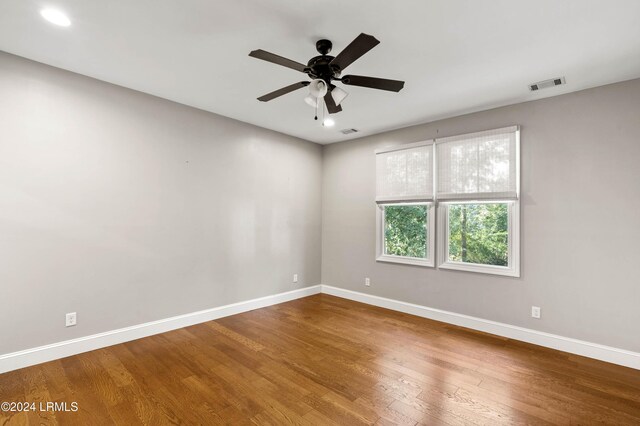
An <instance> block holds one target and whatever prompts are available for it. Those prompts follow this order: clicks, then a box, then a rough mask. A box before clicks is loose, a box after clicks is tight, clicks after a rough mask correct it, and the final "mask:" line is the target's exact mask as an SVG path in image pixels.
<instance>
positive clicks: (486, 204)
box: [438, 201, 519, 276]
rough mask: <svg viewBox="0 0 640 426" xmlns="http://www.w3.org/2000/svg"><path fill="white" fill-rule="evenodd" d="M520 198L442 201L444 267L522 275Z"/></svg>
mask: <svg viewBox="0 0 640 426" xmlns="http://www.w3.org/2000/svg"><path fill="white" fill-rule="evenodd" d="M517 207H518V206H517V203H516V201H504V202H497V201H496V202H494V201H482V202H480V201H474V202H446V203H441V204H440V205H439V206H438V208H439V209H440V218H439V220H440V222H441V224H442V230H441V233H442V235H441V238H440V247H439V251H440V253H441V254H442V259H441V261H440V265H439V266H440V268H444V269H457V270H464V271H471V272H485V273H490V274H498V275H509V276H518V275H519V271H518V252H517V248H518V240H519V238H518V234H519V232H518V226H517V222H518V221H517V219H516V218H517V217H518V208H517Z"/></svg>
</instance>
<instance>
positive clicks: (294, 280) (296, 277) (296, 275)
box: [293, 274, 298, 283]
mask: <svg viewBox="0 0 640 426" xmlns="http://www.w3.org/2000/svg"><path fill="white" fill-rule="evenodd" d="M293 282H294V283H297V282H298V274H293Z"/></svg>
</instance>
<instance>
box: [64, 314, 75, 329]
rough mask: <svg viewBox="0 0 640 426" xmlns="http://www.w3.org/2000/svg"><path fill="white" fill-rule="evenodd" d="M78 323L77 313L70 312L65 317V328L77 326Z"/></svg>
mask: <svg viewBox="0 0 640 426" xmlns="http://www.w3.org/2000/svg"><path fill="white" fill-rule="evenodd" d="M76 321H77V317H76V313H75V312H70V313H68V314H67V315H66V317H65V326H66V327H71V326H73V325H76Z"/></svg>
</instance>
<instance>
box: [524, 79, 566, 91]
mask: <svg viewBox="0 0 640 426" xmlns="http://www.w3.org/2000/svg"><path fill="white" fill-rule="evenodd" d="M561 84H566V81H565V80H564V77H558V78H552V79H549V80H544V81H539V82H537V83H533V84H530V85H529V90H531V91H532V92H535V91H536V90H541V89H546V88H548V87H553V86H560V85H561Z"/></svg>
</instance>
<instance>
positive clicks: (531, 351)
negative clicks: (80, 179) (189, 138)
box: [0, 295, 640, 425]
mask: <svg viewBox="0 0 640 426" xmlns="http://www.w3.org/2000/svg"><path fill="white" fill-rule="evenodd" d="M1 401H9V402H11V401H13V402H29V403H32V402H34V403H36V404H40V402H42V403H43V404H44V403H46V402H66V403H67V408H68V409H72V408H71V403H72V402H76V403H77V405H78V411H76V412H73V411H67V412H64V411H62V412H60V411H58V412H54V411H46V410H45V411H36V412H27V413H12V412H1V411H0V425H19V424H64V425H66V424H78V425H94V424H96V425H107V424H120V425H135V424H148V425H162V424H206V425H210V424H234V425H236V424H272V425H282V424H316V425H335V424H338V425H359V424H379V425H390V424H401V425H415V424H426V425H440V424H443V425H500V424H562V425H565V424H585V425H586V424H601V423H605V424H615V425H623V424H629V425H632V424H633V425H638V424H640V371H637V370H633V369H629V368H625V367H620V366H615V365H612V364H607V363H604V362H600V361H595V360H591V359H588V358H583V357H579V356H574V355H570V354H567V353H563V352H558V351H554V350H550V349H545V348H541V347H538V346H533V345H529V344H525V343H521V342H517V341H513V340H509V339H505V338H501V337H496V336H492V335H488V334H484V333H479V332H474V331H472V330H468V329H464V328H460V327H456V326H451V325H447V324H444V323H439V322H435V321H431V320H426V319H423V318H418V317H414V316H411V315H406V314H402V313H397V312H393V311H389V310H385V309H380V308H376V307H372V306H368V305H364V304H360V303H356V302H351V301H347V300H344V299H340V298H336V297H332V296H328V295H316V296H311V297H307V298H304V299H299V300H295V301H292V302H288V303H284V304H281V305H277V306H272V307H269V308H264V309H260V310H256V311H252V312H247V313H244V314H240V315H236V316H232V317H227V318H223V319H220V320H217V321H212V322H208V323H204V324H200V325H196V326H192V327H188V328H184V329H180V330H176V331H172V332H169V333H164V334H161V335H157V336H152V337H148V338H145V339H140V340H136V341H133V342H129V343H125V344H121V345H116V346H112V347H109V348H106V349H101V350H97V351H93V352H89V353H85V354H81V355H77V356H72V357H69V358H65V359H62V360H57V361H53V362H49V363H46V364H41V365H38V366H34V367H30V368H25V369H22V370H18V371H13V372H10V373H6V374H3V375H0V402H1Z"/></svg>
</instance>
